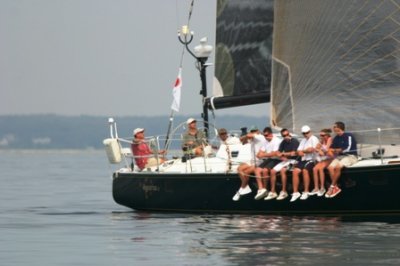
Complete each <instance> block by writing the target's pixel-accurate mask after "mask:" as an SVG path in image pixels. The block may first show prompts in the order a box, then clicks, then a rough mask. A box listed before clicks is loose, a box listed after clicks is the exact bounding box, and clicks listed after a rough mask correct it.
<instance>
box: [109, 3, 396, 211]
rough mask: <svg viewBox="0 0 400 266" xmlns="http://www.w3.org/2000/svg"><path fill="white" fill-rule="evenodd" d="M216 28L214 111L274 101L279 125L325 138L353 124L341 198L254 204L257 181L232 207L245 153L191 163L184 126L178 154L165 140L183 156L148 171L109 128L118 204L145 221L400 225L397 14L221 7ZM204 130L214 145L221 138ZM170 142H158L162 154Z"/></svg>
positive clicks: (345, 8)
mask: <svg viewBox="0 0 400 266" xmlns="http://www.w3.org/2000/svg"><path fill="white" fill-rule="evenodd" d="M216 25H217V29H216V49H215V50H216V56H215V73H214V91H215V94H214V95H213V96H211V97H206V99H205V101H204V105H205V107H207V108H210V109H211V108H212V109H218V108H233V107H235V106H243V105H248V104H256V103H257V104H259V103H266V102H270V106H271V121H270V124H271V125H272V126H273V127H275V128H277V129H279V128H288V129H290V130H291V131H292V132H294V133H297V134H299V133H300V128H301V127H302V126H303V125H306V124H307V125H309V126H310V127H311V128H313V129H321V128H324V127H329V126H330V125H332V124H333V122H334V121H345V123H346V126H347V129H346V131H350V132H352V133H353V134H354V135H355V136H356V138H357V140H358V143H359V147H358V152H359V160H358V162H357V163H356V164H354V165H353V166H350V167H347V168H345V169H344V170H343V172H342V176H341V179H340V185H341V188H342V192H341V193H340V194H339V195H338V196H336V197H334V198H330V199H327V198H325V197H310V198H308V199H307V200H303V201H300V200H299V201H296V202H290V201H289V198H288V199H286V200H282V201H277V200H271V201H264V200H259V201H256V200H254V195H255V193H256V191H257V187H256V181H255V180H254V179H251V182H250V187H251V188H252V191H253V192H252V193H250V194H249V195H248V196H245V197H243V198H241V199H240V200H239V201H233V200H232V196H233V195H234V194H235V192H236V191H237V190H238V188H239V186H240V179H239V177H238V173H237V167H238V165H239V164H240V163H241V162H242V160H243V158H244V157H246V156H249V154H247V155H246V152H245V151H244V149H243V147H242V146H244V145H237V146H236V147H231V148H230V149H229V150H227V149H226V147H224V148H223V149H222V151H224V150H226V154H225V156H218V155H215V154H210V153H207V154H204V156H200V157H196V158H191V157H185V156H184V154H183V151H181V150H180V141H181V139H180V136H181V134H182V132H183V131H184V127H185V124H182V125H178V126H177V127H176V128H175V129H174V130H172V133H174V134H176V135H177V136H178V138H177V141H178V142H177V143H178V144H173V143H172V142H171V139H172V138H171V137H170V136H168V137H167V138H168V143H170V144H169V148H170V149H171V150H172V149H173V148H176V149H177V150H178V154H177V155H176V156H173V158H171V159H170V160H167V161H166V162H163V163H160V164H158V165H156V166H154V167H150V168H147V169H143V170H140V169H138V168H137V167H136V166H135V160H134V159H135V158H134V157H135V155H133V154H132V151H131V149H130V144H131V142H132V140H129V139H122V138H119V137H118V133H117V128H116V123H115V121H114V120H112V119H110V121H109V122H110V138H108V139H107V140H105V141H104V143H105V145H106V151H107V155H108V158H109V160H110V162H111V163H113V164H115V165H116V166H117V168H118V169H116V170H115V171H114V172H113V188H112V193H113V197H114V200H115V201H116V202H117V203H118V204H121V205H123V206H126V207H129V208H132V209H135V210H145V211H170V212H201V213H262V214H307V215H308V214H322V215H331V214H341V215H346V214H366V213H368V214H370V213H373V214H399V213H400V196H399V195H400V194H399V193H397V190H398V188H399V187H400V158H399V157H398V155H399V154H400V149H399V146H398V144H397V142H398V140H399V139H400V128H399V127H398V124H399V123H398V121H399V115H400V107H398V103H399V102H400V88H399V84H400V68H399V63H400V3H398V2H396V1H389V0H383V1H364V0H348V1H320V0H302V1H294V0H279V1H273V0H247V1H242V0H219V1H217V24H216ZM206 122H208V121H206ZM207 125H211V123H208V124H207ZM207 130H209V131H208V134H209V139H210V142H211V140H212V138H213V137H212V134H213V132H214V130H213V129H212V128H208V127H207ZM172 135H173V134H171V136H172ZM164 140H165V137H164V138H162V137H154V138H152V139H151V145H152V147H153V149H160V147H161V146H162V143H163V142H164ZM174 145H175V146H174ZM220 150H221V149H220ZM233 151H235V155H234V154H233ZM179 152H180V154H179ZM121 165H122V166H121ZM289 179H290V178H289ZM327 182H329V178H327ZM327 185H329V184H327ZM278 186H279V185H278ZM278 189H279V188H278ZM288 189H289V191H290V184H289V187H288Z"/></svg>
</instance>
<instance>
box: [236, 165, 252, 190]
mask: <svg viewBox="0 0 400 266" xmlns="http://www.w3.org/2000/svg"><path fill="white" fill-rule="evenodd" d="M250 168H251V166H250V165H248V164H241V165H239V167H238V173H239V177H240V181H241V185H240V187H241V188H245V187H246V186H247V184H248V183H249V177H248V175H247V172H248V169H250Z"/></svg>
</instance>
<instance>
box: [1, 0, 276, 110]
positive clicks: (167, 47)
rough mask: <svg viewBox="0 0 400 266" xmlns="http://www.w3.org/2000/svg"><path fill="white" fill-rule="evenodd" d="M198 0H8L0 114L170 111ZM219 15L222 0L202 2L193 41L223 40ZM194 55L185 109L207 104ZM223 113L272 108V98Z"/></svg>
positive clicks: (188, 66)
mask: <svg viewBox="0 0 400 266" xmlns="http://www.w3.org/2000/svg"><path fill="white" fill-rule="evenodd" d="M190 2H191V0H145V1H144V0H68V1H66V0H0V115H10V114H59V115H96V116H130V115H140V116H155V115H169V114H170V112H171V109H170V107H171V103H172V88H173V85H174V83H175V79H176V77H177V74H178V68H179V64H180V58H181V53H182V45H181V44H180V43H179V41H178V39H177V31H178V29H179V28H181V26H182V25H184V24H187V19H188V11H189V6H190ZM215 13H216V0H197V1H195V3H194V8H193V14H192V18H191V21H190V29H191V30H192V31H194V33H195V35H194V40H193V43H192V45H191V47H192V48H193V47H194V46H195V45H197V44H198V43H199V40H200V39H201V38H202V37H208V42H209V43H210V44H211V45H213V46H214V42H215ZM213 60H214V58H213V55H212V56H211V57H210V59H209V62H211V63H212V62H213ZM194 63H195V59H194V58H193V57H191V56H190V55H189V54H188V53H186V54H185V56H184V60H183V73H182V80H183V82H182V84H183V87H182V98H181V106H180V112H179V114H181V115H197V116H199V115H200V113H201V112H202V105H201V101H202V100H201V96H200V94H199V92H200V88H201V83H200V77H199V72H198V71H197V70H196V68H195V65H194ZM213 71H214V68H213V67H209V68H208V70H207V78H208V95H210V94H211V91H212V88H211V86H212V82H211V81H212V76H213ZM215 113H216V115H217V116H218V115H225V114H231V115H235V114H247V115H254V116H267V115H268V113H269V105H268V104H259V105H255V106H250V107H241V108H230V109H225V110H217V111H216V112H215Z"/></svg>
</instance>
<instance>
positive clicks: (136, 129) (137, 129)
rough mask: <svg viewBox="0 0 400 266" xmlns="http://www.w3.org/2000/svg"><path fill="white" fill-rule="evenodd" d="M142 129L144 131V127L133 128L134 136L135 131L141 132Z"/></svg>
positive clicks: (134, 134)
mask: <svg viewBox="0 0 400 266" xmlns="http://www.w3.org/2000/svg"><path fill="white" fill-rule="evenodd" d="M143 131H144V128H140V127H138V128H135V130H134V131H133V136H136V134H137V133H140V132H143Z"/></svg>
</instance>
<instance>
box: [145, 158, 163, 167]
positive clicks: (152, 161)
mask: <svg viewBox="0 0 400 266" xmlns="http://www.w3.org/2000/svg"><path fill="white" fill-rule="evenodd" d="M160 163H161V162H160V160H158V161H157V159H156V158H154V157H150V158H149V159H148V160H147V163H146V165H145V166H144V168H150V167H153V166H157V165H158V164H160Z"/></svg>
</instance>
